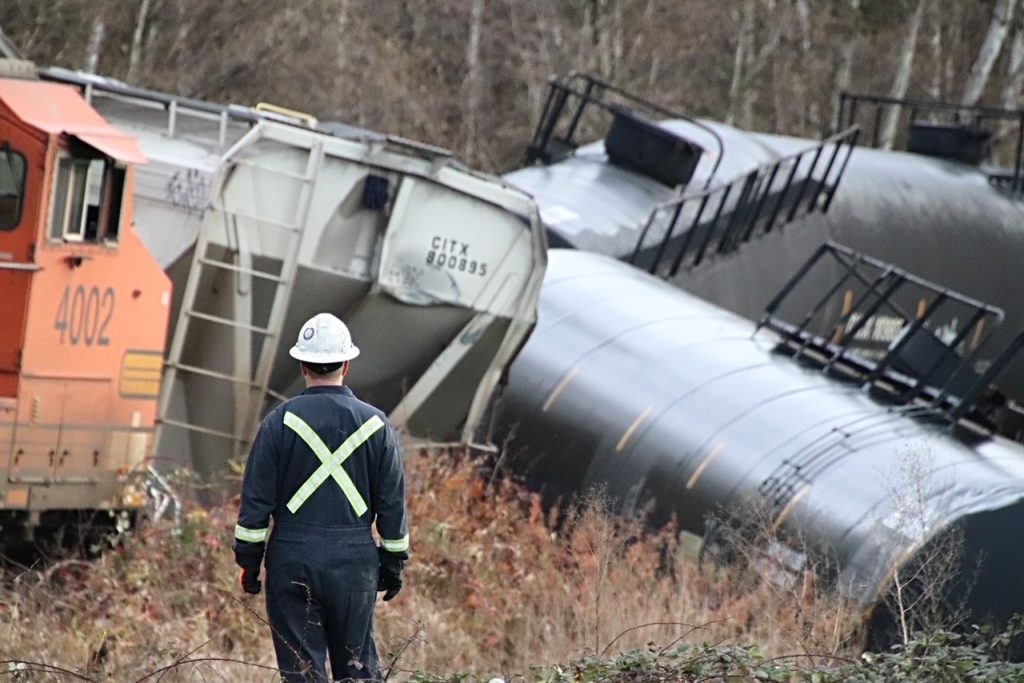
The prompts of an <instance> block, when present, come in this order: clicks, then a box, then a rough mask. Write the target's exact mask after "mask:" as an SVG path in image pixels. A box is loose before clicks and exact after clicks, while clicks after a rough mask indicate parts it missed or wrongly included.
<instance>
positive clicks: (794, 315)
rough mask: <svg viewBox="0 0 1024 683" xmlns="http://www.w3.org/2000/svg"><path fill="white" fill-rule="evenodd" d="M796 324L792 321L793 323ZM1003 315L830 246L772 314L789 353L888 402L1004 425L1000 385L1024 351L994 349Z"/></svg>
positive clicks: (767, 322) (1014, 345) (785, 291)
mask: <svg viewBox="0 0 1024 683" xmlns="http://www.w3.org/2000/svg"><path fill="white" fill-rule="evenodd" d="M794 320H795V322H792V321H794ZM1002 320H1003V312H1002V310H1001V309H999V308H997V307H995V306H991V305H989V304H985V303H982V302H980V301H977V300H975V299H972V298H970V297H967V296H964V295H962V294H959V293H957V292H955V291H953V290H950V289H947V288H945V287H941V286H939V285H936V284H934V283H932V282H929V281H927V280H924V279H922V278H919V277H916V276H914V275H912V274H910V273H907V272H906V271H903V270H901V269H899V268H896V267H895V266H893V265H891V264H888V263H884V262H882V261H878V260H876V259H873V258H871V257H868V256H866V255H864V254H861V253H858V252H855V251H853V250H851V249H848V248H847V247H844V246H842V245H839V244H835V243H831V242H829V243H826V244H823V245H822V246H821V247H819V248H818V250H817V251H816V252H815V253H814V254H813V255H812V256H811V258H810V259H808V261H807V262H806V263H804V265H803V266H802V267H801V268H800V270H799V271H798V272H797V273H796V274H795V275H794V276H793V278H792V279H790V281H789V282H788V283H787V284H786V285H785V286H784V287H783V288H782V289H781V290H780V291H779V293H778V294H777V295H776V296H775V297H774V298H773V299H772V300H771V302H769V304H768V306H767V307H766V308H765V312H764V315H763V316H762V318H761V320H760V322H759V323H758V327H759V328H760V327H769V328H771V329H773V330H775V331H776V332H778V333H780V334H781V335H782V336H783V339H784V340H785V341H784V345H783V347H782V349H781V350H785V351H787V352H788V353H791V354H792V355H794V356H795V357H797V358H802V359H806V360H808V361H810V362H812V363H814V364H817V365H818V366H819V367H820V368H821V369H822V370H824V371H828V372H830V374H833V375H835V376H839V377H842V378H845V379H848V380H850V381H854V382H857V383H859V384H861V385H862V386H863V387H865V388H868V389H871V390H872V391H873V392H876V393H881V394H884V395H885V396H886V397H887V398H888V399H889V400H891V401H893V402H895V403H900V404H905V405H911V404H912V405H914V406H915V407H916V408H920V409H924V410H925V411H926V412H927V413H928V414H929V415H933V416H934V415H938V416H941V417H943V418H945V419H948V420H949V421H951V422H953V423H956V422H959V421H960V420H961V419H963V418H969V419H971V420H973V421H974V422H976V423H978V424H981V425H983V426H985V427H986V428H989V429H995V423H996V421H997V419H998V417H997V416H996V415H995V411H996V410H997V409H999V408H1001V407H1002V406H1003V405H1004V404H1005V400H1004V397H1002V396H1001V395H999V394H998V393H997V392H995V390H994V389H993V388H992V386H991V385H992V382H993V380H994V379H995V378H996V377H997V375H998V374H999V373H1000V372H1001V371H1002V370H1003V369H1004V368H1005V367H1006V365H1007V364H1008V363H1009V362H1010V360H1011V359H1012V358H1013V357H1014V356H1015V355H1016V354H1017V353H1018V352H1019V351H1020V349H1021V348H1022V347H1024V333H1021V334H1020V335H1018V336H1017V337H1016V338H1015V339H1014V340H1013V341H1012V342H1011V343H1010V344H1009V345H1008V346H1006V347H1005V348H1004V349H1002V351H1000V352H999V353H996V354H993V353H992V352H991V351H990V350H989V349H988V348H987V347H989V346H991V344H990V343H988V342H990V340H991V338H992V336H993V333H994V331H995V329H996V328H997V327H998V326H999V325H1000V324H1001V322H1002Z"/></svg>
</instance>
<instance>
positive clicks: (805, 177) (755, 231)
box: [629, 126, 859, 278]
mask: <svg viewBox="0 0 1024 683" xmlns="http://www.w3.org/2000/svg"><path fill="white" fill-rule="evenodd" d="M858 133H859V129H858V128H857V127H856V126H854V127H852V128H849V129H847V130H844V131H842V132H841V133H837V134H836V135H832V136H831V137H828V138H825V139H824V140H822V141H821V142H819V143H818V144H817V145H815V146H814V147H810V148H808V149H805V150H802V151H800V152H797V153H795V154H791V155H789V156H786V157H783V158H781V159H778V160H776V161H774V162H772V163H770V164H766V165H764V166H760V167H758V168H756V169H754V170H753V171H750V172H749V173H746V174H744V175H741V176H740V177H738V178H736V179H735V180H733V181H731V182H729V183H726V184H724V185H719V186H718V187H715V188H712V189H706V190H703V191H700V192H692V193H686V194H684V195H682V196H681V197H679V198H677V199H673V200H672V201H669V202H666V203H665V204H662V205H661V206H658V207H657V208H655V209H654V210H653V211H652V212H651V214H650V216H649V217H648V219H647V222H646V223H645V224H644V227H643V230H642V231H641V232H640V237H639V238H638V239H637V243H636V247H635V248H634V250H633V254H632V256H631V257H630V259H629V262H630V263H631V264H633V265H635V266H637V267H640V268H643V269H645V270H647V272H649V273H651V274H654V275H659V276H661V277H666V278H671V277H674V276H675V275H676V274H677V273H678V272H679V271H680V270H686V269H689V268H693V267H695V266H697V265H699V264H700V263H701V262H702V261H703V260H704V259H705V258H707V257H708V256H710V255H712V254H727V253H730V252H733V251H735V250H736V249H737V248H738V247H739V246H740V245H741V244H743V243H745V242H749V241H750V240H752V239H754V238H755V237H758V236H760V235H765V234H768V233H770V232H772V231H774V230H776V229H779V228H782V227H784V226H785V225H787V224H789V223H792V222H793V221H795V220H796V219H798V218H800V217H802V216H805V215H807V214H810V213H814V212H816V211H817V212H821V213H825V212H826V211H828V209H829V207H830V206H831V204H832V198H833V197H834V196H835V193H836V190H837V189H838V187H839V182H840V180H841V179H842V176H843V172H844V171H845V170H846V164H847V162H848V161H849V159H850V155H851V154H852V153H853V148H854V146H855V145H856V144H857V136H858Z"/></svg>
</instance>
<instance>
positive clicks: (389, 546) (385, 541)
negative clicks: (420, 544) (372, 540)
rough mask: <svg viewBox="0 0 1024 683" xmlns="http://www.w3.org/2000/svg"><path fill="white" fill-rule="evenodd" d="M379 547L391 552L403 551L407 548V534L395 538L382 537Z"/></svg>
mask: <svg viewBox="0 0 1024 683" xmlns="http://www.w3.org/2000/svg"><path fill="white" fill-rule="evenodd" d="M380 547H382V548H384V550H387V551H388V552H391V553H404V552H406V551H407V550H409V534H406V535H405V536H402V537H401V538H396V539H390V538H382V539H380Z"/></svg>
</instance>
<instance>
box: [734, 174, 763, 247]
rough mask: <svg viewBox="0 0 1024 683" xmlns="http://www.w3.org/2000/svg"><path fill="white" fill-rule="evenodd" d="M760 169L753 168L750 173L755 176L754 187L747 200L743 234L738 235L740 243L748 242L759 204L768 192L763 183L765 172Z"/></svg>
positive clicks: (759, 214)
mask: <svg viewBox="0 0 1024 683" xmlns="http://www.w3.org/2000/svg"><path fill="white" fill-rule="evenodd" d="M762 170H763V169H755V170H753V171H751V173H750V174H751V175H752V176H754V177H755V178H756V180H755V182H754V189H752V190H751V191H750V195H751V200H750V202H749V207H750V210H749V211H747V215H748V218H747V229H746V230H744V231H743V235H742V236H741V237H740V242H741V243H742V242H749V241H750V238H751V236H752V235H753V234H754V228H755V227H757V219H758V218H760V216H761V204H762V203H763V200H764V197H765V195H766V194H767V192H768V190H767V188H765V185H764V181H765V177H766V174H765V173H762V172H761V171H762Z"/></svg>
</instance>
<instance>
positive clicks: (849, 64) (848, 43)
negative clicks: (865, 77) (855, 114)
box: [833, 0, 860, 130]
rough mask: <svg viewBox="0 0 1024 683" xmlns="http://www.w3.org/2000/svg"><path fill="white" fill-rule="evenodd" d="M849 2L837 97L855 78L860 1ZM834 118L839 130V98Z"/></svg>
mask: <svg viewBox="0 0 1024 683" xmlns="http://www.w3.org/2000/svg"><path fill="white" fill-rule="evenodd" d="M849 1H850V5H849V12H850V21H849V25H848V26H846V27H845V30H844V31H843V34H844V35H843V38H842V40H841V41H840V43H839V54H838V55H837V56H836V76H835V81H834V87H835V92H836V95H837V96H838V94H839V93H842V92H845V91H848V90H849V89H850V84H851V82H852V76H853V59H854V56H855V54H856V52H857V36H858V35H859V31H857V30H856V26H857V14H858V13H859V12H860V0H849ZM833 118H834V120H835V122H836V124H835V127H836V129H837V130H838V129H839V126H841V125H842V123H843V122H842V121H840V120H839V104H838V97H837V101H836V110H835V112H834V113H833Z"/></svg>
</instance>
